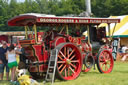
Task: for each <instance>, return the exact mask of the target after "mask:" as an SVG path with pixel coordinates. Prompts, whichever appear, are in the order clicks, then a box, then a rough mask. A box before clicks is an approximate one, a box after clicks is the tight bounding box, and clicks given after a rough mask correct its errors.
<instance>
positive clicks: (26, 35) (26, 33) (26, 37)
mask: <svg viewBox="0 0 128 85" xmlns="http://www.w3.org/2000/svg"><path fill="white" fill-rule="evenodd" d="M27 31H28V30H27V26H25V39H28V32H27Z"/></svg>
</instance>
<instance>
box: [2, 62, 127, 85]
mask: <svg viewBox="0 0 128 85" xmlns="http://www.w3.org/2000/svg"><path fill="white" fill-rule="evenodd" d="M4 79H5V78H4ZM40 83H41V85H43V84H42V81H40ZM0 85H9V82H7V81H0ZM45 85H50V83H46V84H45ZM54 85H128V62H115V64H114V69H113V71H112V72H111V73H110V74H101V73H99V72H98V70H97V69H96V70H93V69H91V71H90V72H88V73H83V72H82V73H81V74H80V76H79V77H78V78H77V79H76V80H72V81H59V80H56V81H55V83H54Z"/></svg>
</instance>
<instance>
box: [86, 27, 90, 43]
mask: <svg viewBox="0 0 128 85" xmlns="http://www.w3.org/2000/svg"><path fill="white" fill-rule="evenodd" d="M87 30H88V31H87V34H88V44H90V34H89V25H87Z"/></svg>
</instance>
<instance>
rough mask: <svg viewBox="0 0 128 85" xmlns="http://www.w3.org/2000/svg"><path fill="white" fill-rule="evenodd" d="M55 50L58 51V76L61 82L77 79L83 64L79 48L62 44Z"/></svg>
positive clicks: (70, 44) (69, 44)
mask: <svg viewBox="0 0 128 85" xmlns="http://www.w3.org/2000/svg"><path fill="white" fill-rule="evenodd" d="M55 49H58V55H57V70H56V71H57V72H56V76H57V77H58V78H59V79H60V80H74V79H76V78H77V77H78V76H79V75H80V72H81V68H82V63H83V62H82V61H83V60H82V56H81V52H80V50H79V48H78V47H77V46H76V45H74V44H72V43H62V44H60V45H58V46H57V47H56V48H55Z"/></svg>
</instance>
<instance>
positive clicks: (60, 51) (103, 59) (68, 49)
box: [8, 13, 120, 80]
mask: <svg viewBox="0 0 128 85" xmlns="http://www.w3.org/2000/svg"><path fill="white" fill-rule="evenodd" d="M119 22H120V19H113V18H111V19H109V18H87V17H63V16H55V15H45V14H35V13H29V14H22V15H19V16H16V17H14V18H12V19H10V20H9V21H8V25H9V26H23V27H24V28H25V33H26V35H25V36H26V39H24V40H20V41H19V42H20V44H21V46H22V47H23V48H24V49H25V55H26V57H27V58H28V59H27V60H26V61H27V62H26V64H27V66H28V70H29V72H30V74H31V75H32V76H33V77H35V78H45V76H46V75H47V70H48V67H49V65H48V64H49V62H51V61H50V59H51V58H53V59H52V60H53V61H54V62H55V63H56V67H55V68H56V72H55V77H56V78H58V79H61V80H74V79H76V78H77V77H78V76H79V75H80V73H81V72H87V71H89V70H90V69H91V67H92V66H94V65H95V64H97V67H98V70H99V72H101V73H110V72H111V71H112V69H113V65H114V61H113V56H112V53H111V52H110V48H109V47H110V44H111V42H109V41H108V42H102V38H104V39H106V41H107V40H108V39H107V38H106V37H105V35H106V34H104V33H102V32H100V31H98V29H97V26H98V25H99V24H101V23H107V24H108V25H109V24H110V23H119ZM108 27H109V26H108ZM39 29H42V30H45V31H46V30H47V31H46V32H43V33H40V32H38V33H37V30H39ZM30 30H31V32H30ZM86 30H87V32H88V36H83V35H82V33H83V32H84V31H86ZM108 30H110V29H108ZM28 32H29V33H28ZM110 38H111V36H110ZM55 56H56V57H55ZM54 58H57V60H56V59H54ZM55 60H56V61H55Z"/></svg>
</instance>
